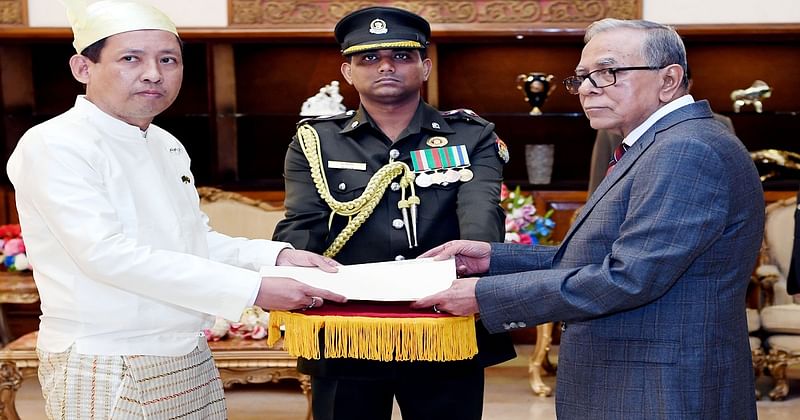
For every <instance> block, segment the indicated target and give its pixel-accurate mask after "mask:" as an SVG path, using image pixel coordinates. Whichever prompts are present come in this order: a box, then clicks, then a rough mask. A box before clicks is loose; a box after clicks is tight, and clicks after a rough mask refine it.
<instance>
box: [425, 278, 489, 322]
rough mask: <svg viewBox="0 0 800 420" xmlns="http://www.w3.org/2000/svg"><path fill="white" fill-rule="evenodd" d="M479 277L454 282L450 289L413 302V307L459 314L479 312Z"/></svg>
mask: <svg viewBox="0 0 800 420" xmlns="http://www.w3.org/2000/svg"><path fill="white" fill-rule="evenodd" d="M477 283H478V278H477V277H470V278H466V279H460V280H456V281H454V282H453V284H452V285H451V286H450V288H449V289H447V290H443V291H441V292H439V293H436V294H433V295H430V296H427V297H424V298H422V299H420V300H418V301H416V302H414V303H412V304H411V307H412V308H416V309H422V308H432V309H433V310H435V311H436V312H448V313H451V314H453V315H457V316H466V315H472V314H475V313H478V311H479V309H480V308H479V307H478V299H477V298H476V297H475V285H476V284H477Z"/></svg>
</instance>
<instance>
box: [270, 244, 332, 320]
mask: <svg viewBox="0 0 800 420" xmlns="http://www.w3.org/2000/svg"><path fill="white" fill-rule="evenodd" d="M312 255H313V254H312ZM326 300H330V301H333V302H338V303H344V302H346V301H347V298H346V297H344V296H342V295H340V294H337V293H333V292H331V291H329V290H325V289H319V288H316V287H312V286H309V285H307V284H305V283H301V282H299V281H297V280H295V279H291V278H288V277H263V278H262V279H261V288H260V289H259V290H258V296H256V301H255V304H256V305H257V306H260V307H262V308H264V309H267V310H269V309H276V310H295V309H311V308H319V307H320V306H322V305H324V304H325V301H326Z"/></svg>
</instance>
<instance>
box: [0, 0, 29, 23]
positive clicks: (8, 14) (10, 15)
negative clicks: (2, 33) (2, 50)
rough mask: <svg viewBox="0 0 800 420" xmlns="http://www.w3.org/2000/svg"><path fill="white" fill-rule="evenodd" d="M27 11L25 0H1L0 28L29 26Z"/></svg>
mask: <svg viewBox="0 0 800 420" xmlns="http://www.w3.org/2000/svg"><path fill="white" fill-rule="evenodd" d="M27 10H28V5H27V3H26V1H25V0H0V26H23V25H27V24H28V22H27V15H28V14H27Z"/></svg>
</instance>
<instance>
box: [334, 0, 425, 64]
mask: <svg viewBox="0 0 800 420" xmlns="http://www.w3.org/2000/svg"><path fill="white" fill-rule="evenodd" d="M333 32H334V34H335V35H336V41H338V42H339V45H341V47H342V55H345V56H347V55H350V54H355V53H359V52H364V51H374V50H385V49H416V50H419V49H425V48H427V47H428V39H430V37H431V25H430V24H429V23H428V21H426V20H425V19H423V18H422V17H421V16H419V15H416V14H414V13H411V12H409V11H407V10H403V9H398V8H394V7H367V8H365V9H361V10H357V11H355V12H353V13H350V14H349V15H347V16H345V17H343V18H342V19H341V20H340V21H339V23H337V24H336V28H334V30H333Z"/></svg>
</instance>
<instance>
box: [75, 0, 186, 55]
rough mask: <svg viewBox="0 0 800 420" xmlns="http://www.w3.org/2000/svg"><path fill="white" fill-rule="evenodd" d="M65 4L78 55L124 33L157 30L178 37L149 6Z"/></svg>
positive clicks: (81, 0) (116, 0) (128, 1)
mask: <svg viewBox="0 0 800 420" xmlns="http://www.w3.org/2000/svg"><path fill="white" fill-rule="evenodd" d="M62 1H63V3H64V5H65V6H66V7H67V18H68V19H69V23H70V25H72V33H73V34H74V35H75V41H73V43H72V45H73V46H74V47H75V51H77V52H78V53H79V54H80V52H81V51H83V50H84V49H85V48H86V47H88V46H90V45H92V44H94V43H95V42H97V41H99V40H101V39H104V38H107V37H109V36H111V35H116V34H120V33H123V32H130V31H140V30H145V29H158V30H162V31H167V32H172V33H173V34H175V36H178V30H177V29H175V24H174V23H172V20H170V18H169V17H167V15H165V14H164V13H162V12H161V11H160V10H158V9H156V8H155V7H153V6H150V5H148V4H143V3H139V2H137V1H132V0H101V1H98V2H95V3H92V4H90V5H88V6H87V1H86V0H62Z"/></svg>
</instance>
